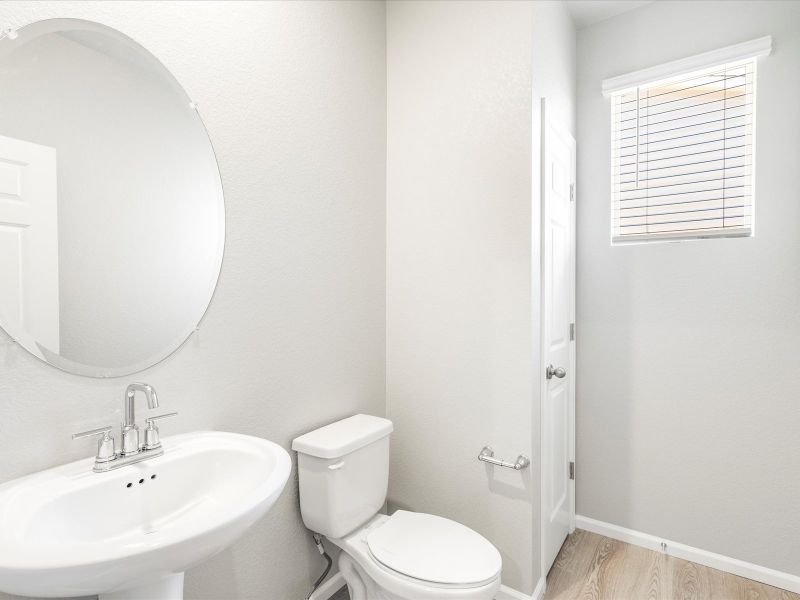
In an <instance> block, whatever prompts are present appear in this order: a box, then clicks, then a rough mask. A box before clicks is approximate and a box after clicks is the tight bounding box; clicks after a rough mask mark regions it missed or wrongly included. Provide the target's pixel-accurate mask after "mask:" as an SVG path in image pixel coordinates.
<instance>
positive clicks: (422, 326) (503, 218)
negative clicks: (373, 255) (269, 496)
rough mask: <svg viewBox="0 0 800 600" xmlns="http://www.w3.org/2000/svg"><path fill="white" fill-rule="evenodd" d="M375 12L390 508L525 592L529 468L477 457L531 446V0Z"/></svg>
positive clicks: (529, 576)
mask: <svg viewBox="0 0 800 600" xmlns="http://www.w3.org/2000/svg"><path fill="white" fill-rule="evenodd" d="M387 10H388V15H387V17H388V18H387V23H388V27H387V40H388V42H387V44H388V45H387V62H388V71H387V72H388V86H387V89H388V92H387V93H388V116H387V127H388V133H387V136H388V137H387V141H388V145H387V148H388V150H387V155H388V170H387V211H388V236H387V242H388V288H387V298H388V304H387V322H388V334H387V335H388V353H387V355H388V367H387V374H388V377H387V380H388V387H387V400H388V407H387V410H388V414H389V417H390V418H391V419H392V420H393V421H394V424H395V433H394V436H393V439H392V443H393V446H392V474H391V478H390V490H389V499H390V505H392V507H393V508H397V507H406V508H411V509H413V510H418V511H422V512H430V513H434V514H440V515H443V516H446V517H449V518H453V519H456V520H458V521H460V522H462V523H464V524H466V525H468V526H470V527H472V528H474V529H475V530H477V531H478V532H480V533H482V534H483V535H484V536H486V537H487V538H489V539H490V540H491V541H492V542H493V543H494V544H495V545H496V546H497V547H498V548H499V549H500V552H501V554H502V556H503V563H504V568H503V582H504V583H505V584H507V585H510V586H512V587H514V588H516V589H519V590H521V591H524V592H527V593H530V592H531V591H532V590H533V585H534V584H535V579H534V578H535V577H536V578H538V574H537V571H538V569H537V568H536V567H535V566H534V565H538V544H537V547H536V548H534V540H533V522H534V510H535V506H538V493H539V484H538V470H537V469H527V470H525V471H521V472H515V471H510V470H508V469H497V468H492V467H489V466H485V465H482V464H481V463H479V462H478V461H477V460H476V457H477V454H478V452H479V451H480V449H481V447H482V446H483V445H484V444H491V445H492V446H493V447H494V448H495V450H496V452H497V454H498V455H499V456H506V457H513V456H516V455H517V454H519V453H525V454H531V452H532V448H533V447H534V444H533V439H532V431H531V423H532V419H533V411H534V402H533V392H532V390H533V387H532V377H533V373H532V367H531V364H532V352H533V344H532V331H533V329H532V327H533V324H532V322H531V314H532V311H531V306H532V304H531V302H532V297H531V80H532V6H531V3H529V2H509V3H504V2H391V3H389V5H388V9H387ZM536 406H538V403H536ZM537 422H538V421H537ZM535 447H536V448H537V451H536V452H535V453H534V461H535V455H536V454H538V444H537V445H536V446H535ZM536 518H537V520H538V512H537V517H536ZM534 553H536V554H534Z"/></svg>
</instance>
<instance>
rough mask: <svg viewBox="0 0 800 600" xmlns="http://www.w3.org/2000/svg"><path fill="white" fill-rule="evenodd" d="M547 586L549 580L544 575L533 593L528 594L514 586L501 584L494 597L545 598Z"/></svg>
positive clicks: (507, 599)
mask: <svg viewBox="0 0 800 600" xmlns="http://www.w3.org/2000/svg"><path fill="white" fill-rule="evenodd" d="M546 587H547V580H546V579H545V578H544V577H542V578H541V579H539V581H538V582H537V584H536V589H535V590H533V594H532V595H531V596H528V595H527V594H523V593H522V592H519V591H517V590H515V589H514V588H510V587H508V586H507V585H501V586H500V591H499V592H497V595H496V596H495V597H494V598H495V600H544V591H545V588H546Z"/></svg>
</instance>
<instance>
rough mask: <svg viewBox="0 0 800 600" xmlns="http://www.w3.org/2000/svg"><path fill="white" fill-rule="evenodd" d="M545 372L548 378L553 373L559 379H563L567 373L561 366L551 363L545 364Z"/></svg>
mask: <svg viewBox="0 0 800 600" xmlns="http://www.w3.org/2000/svg"><path fill="white" fill-rule="evenodd" d="M545 373H546V374H547V378H548V379H552V378H553V375H555V376H556V377H558V378H559V379H563V378H564V377H565V376H566V374H567V372H566V371H565V370H564V368H563V367H553V365H547V370H546V371H545Z"/></svg>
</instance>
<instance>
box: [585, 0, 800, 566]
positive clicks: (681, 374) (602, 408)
mask: <svg viewBox="0 0 800 600" xmlns="http://www.w3.org/2000/svg"><path fill="white" fill-rule="evenodd" d="M768 34H771V35H772V36H774V52H773V54H772V55H771V56H769V57H766V58H764V59H762V60H761V61H760V62H759V66H758V90H757V98H758V100H757V111H758V112H757V116H756V120H757V124H756V131H757V133H756V136H757V139H756V181H757V184H756V197H755V215H756V217H755V220H756V235H755V237H754V238H752V239H716V240H702V241H693V242H683V243H666V244H665V243H659V244H643V245H635V246H626V247H613V248H612V247H610V246H609V221H610V217H609V210H610V207H609V205H610V201H609V189H610V186H609V171H610V169H609V160H610V159H609V152H610V131H609V129H610V127H609V101H608V100H606V99H604V98H603V97H602V96H601V94H600V82H601V80H602V79H603V78H605V77H609V76H614V75H620V74H623V73H626V72H629V71H632V70H636V69H640V68H644V67H648V66H651V65H657V64H660V63H662V62H665V61H669V60H672V59H677V58H682V57H684V56H689V55H692V54H695V53H699V52H703V51H706V50H712V49H715V48H718V47H722V46H726V45H729V44H733V43H737V42H742V41H746V40H749V39H753V38H756V37H759V36H763V35H768ZM798 65H800V2H768V1H762V2H741V3H740V2H700V1H697V2H656V3H654V4H650V5H648V6H646V7H644V8H640V9H637V10H635V11H632V12H630V13H626V14H624V15H621V16H619V17H617V18H614V19H611V20H609V21H606V22H603V23H600V24H598V25H595V26H593V27H590V28H588V29H585V30H582V31H580V32H579V36H578V95H579V109H578V130H579V132H580V133H579V138H578V307H577V310H578V315H577V319H578V338H577V342H578V388H577V394H578V395H577V403H578V442H577V445H578V456H577V472H578V478H577V490H578V505H577V508H578V513H579V514H582V515H586V516H588V517H593V518H596V519H600V520H603V521H607V522H610V523H613V524H616V525H622V526H625V527H629V528H632V529H636V530H640V531H644V532H646V533H650V534H653V535H658V536H663V537H665V538H668V539H673V540H676V541H679V542H682V543H685V544H689V545H692V546H696V547H699V548H702V549H705V550H710V551H713V552H718V553H721V554H724V555H728V556H732V557H735V558H739V559H742V560H746V561H750V562H753V563H756V564H761V565H764V566H767V567H772V568H774V569H779V570H783V571H786V572H789V573H793V574H800V542H798V540H800V504H798V501H797V499H798V497H800V477H798V473H800V453H798V451H797V439H798V437H797V431H798V424H800V402H798V392H797V390H798V389H800V369H798V367H797V350H798V339H800V308H798V307H800V304H799V303H798V298H800V267H799V266H798V259H799V258H800V228H798V223H800V202H798V198H800V169H798V165H800V142H798V139H799V138H798V134H800V110H799V109H798V101H797V98H798V97H799V96H800V68H799V67H798Z"/></svg>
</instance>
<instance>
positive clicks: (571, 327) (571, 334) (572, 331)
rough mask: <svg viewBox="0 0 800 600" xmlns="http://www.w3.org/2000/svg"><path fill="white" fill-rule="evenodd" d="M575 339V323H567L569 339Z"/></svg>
mask: <svg viewBox="0 0 800 600" xmlns="http://www.w3.org/2000/svg"><path fill="white" fill-rule="evenodd" d="M574 340H575V323H570V324H569V341H570V342H572V341H574Z"/></svg>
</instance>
